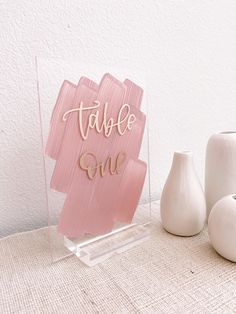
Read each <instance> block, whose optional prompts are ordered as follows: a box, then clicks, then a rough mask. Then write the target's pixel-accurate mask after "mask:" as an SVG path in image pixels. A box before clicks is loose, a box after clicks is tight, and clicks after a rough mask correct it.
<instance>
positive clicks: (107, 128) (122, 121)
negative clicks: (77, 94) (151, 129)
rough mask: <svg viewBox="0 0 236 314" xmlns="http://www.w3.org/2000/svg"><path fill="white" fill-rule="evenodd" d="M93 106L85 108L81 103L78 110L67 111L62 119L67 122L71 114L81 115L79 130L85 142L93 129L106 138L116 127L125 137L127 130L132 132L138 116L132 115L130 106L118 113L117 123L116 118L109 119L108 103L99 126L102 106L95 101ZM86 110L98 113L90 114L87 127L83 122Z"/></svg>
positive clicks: (123, 107) (122, 108) (124, 106)
mask: <svg viewBox="0 0 236 314" xmlns="http://www.w3.org/2000/svg"><path fill="white" fill-rule="evenodd" d="M93 104H94V106H91V107H85V106H84V103H83V102H82V101H81V102H80V105H79V107H78V108H74V109H71V110H68V111H66V112H65V113H64V114H63V117H62V120H63V121H66V120H67V116H68V115H69V114H70V113H73V112H78V113H79V129H80V134H81V137H82V139H83V140H86V139H87V138H88V134H89V131H90V130H92V129H95V130H96V132H97V133H102V132H103V133H104V136H105V137H109V136H110V135H111V132H112V130H113V128H114V127H116V128H117V131H118V133H119V134H120V135H124V134H125V132H126V131H127V130H129V131H130V130H131V129H132V126H133V124H134V123H135V121H136V116H135V115H134V114H133V113H130V110H131V109H130V105H128V104H124V105H122V106H121V108H120V110H119V113H118V117H117V121H114V118H112V117H110V118H109V119H108V118H107V110H108V103H107V102H106V103H105V104H104V108H103V120H102V122H101V123H100V125H99V114H100V111H99V107H100V105H101V104H100V102H99V101H98V100H95V101H94V102H93ZM86 110H96V111H95V112H92V113H90V115H89V117H88V121H87V125H86V126H85V125H84V121H83V113H84V112H85V111H86Z"/></svg>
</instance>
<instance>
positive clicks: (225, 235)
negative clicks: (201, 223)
mask: <svg viewBox="0 0 236 314" xmlns="http://www.w3.org/2000/svg"><path fill="white" fill-rule="evenodd" d="M208 232H209V238H210V241H211V244H212V245H213V247H214V248H215V250H216V251H217V252H218V253H219V254H220V255H222V256H223V257H225V258H227V259H228V260H230V261H232V262H236V245H235V239H236V195H235V194H233V195H228V196H225V197H223V198H222V199H220V200H219V201H218V202H216V204H215V205H214V206H213V208H212V210H211V213H210V215H209V220H208Z"/></svg>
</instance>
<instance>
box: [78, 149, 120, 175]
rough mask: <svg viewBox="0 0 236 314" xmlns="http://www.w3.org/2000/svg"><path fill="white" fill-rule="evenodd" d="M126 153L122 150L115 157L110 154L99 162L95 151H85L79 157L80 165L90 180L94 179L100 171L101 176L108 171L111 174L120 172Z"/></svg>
mask: <svg viewBox="0 0 236 314" xmlns="http://www.w3.org/2000/svg"><path fill="white" fill-rule="evenodd" d="M125 158H126V154H125V153H124V152H120V153H119V154H118V155H117V157H116V158H115V159H114V158H113V157H111V156H109V157H108V158H107V159H106V160H105V162H100V163H98V162H97V158H96V156H95V155H94V154H93V153H88V152H87V153H83V154H82V155H81V156H80V158H79V166H80V168H81V169H82V170H84V171H86V173H87V176H88V178H89V179H90V180H93V179H94V178H95V176H96V175H97V172H98V171H99V174H100V176H101V177H104V175H105V174H106V172H107V171H108V172H109V173H110V174H111V175H114V174H118V173H119V171H120V168H121V166H122V164H123V163H124V161H125Z"/></svg>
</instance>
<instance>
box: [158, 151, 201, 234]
mask: <svg viewBox="0 0 236 314" xmlns="http://www.w3.org/2000/svg"><path fill="white" fill-rule="evenodd" d="M205 219H206V202H205V196H204V193H203V189H202V187H201V184H200V182H199V180H198V177H197V175H196V172H195V169H194V165H193V156H192V153H191V152H189V151H177V152H175V153H174V157H173V162H172V167H171V170H170V173H169V176H168V178H167V181H166V183H165V186H164V189H163V192H162V196H161V220H162V224H163V227H164V228H165V229H166V230H167V231H168V232H170V233H173V234H175V235H180V236H192V235H195V234H197V233H199V232H200V231H201V230H202V229H203V227H204V223H205Z"/></svg>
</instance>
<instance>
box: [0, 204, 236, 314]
mask: <svg viewBox="0 0 236 314" xmlns="http://www.w3.org/2000/svg"><path fill="white" fill-rule="evenodd" d="M153 207H154V210H153V212H154V218H153V224H152V226H151V228H150V229H151V237H150V239H148V240H147V241H145V242H143V243H142V244H140V245H139V246H137V247H135V248H132V249H130V250H129V251H127V252H124V253H122V254H120V255H116V256H113V257H112V258H111V259H109V260H107V261H105V262H104V263H102V264H99V265H97V266H95V267H93V268H89V267H87V266H85V265H84V264H82V263H81V262H80V261H79V260H78V258H77V257H75V256H72V257H69V258H67V259H64V260H61V261H59V262H57V263H54V264H51V262H50V261H51V259H50V258H51V257H50V252H49V247H48V238H47V234H48V233H47V228H44V229H39V230H34V231H31V232H26V233H21V234H16V235H13V236H10V237H7V238H4V239H2V240H0V313H168V314H169V313H235V312H236V268H235V264H234V263H231V262H229V261H227V260H224V259H223V258H221V257H220V256H219V255H218V254H217V253H215V251H214V250H213V249H212V247H211V245H210V243H209V239H208V234H207V228H205V229H204V230H203V232H202V233H200V234H199V235H197V236H194V237H188V238H183V237H176V236H173V235H171V234H168V233H167V232H165V231H164V230H163V228H162V227H161V224H160V217H159V209H158V203H155V204H154V206H153ZM232 240H233V241H236V239H232Z"/></svg>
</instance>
